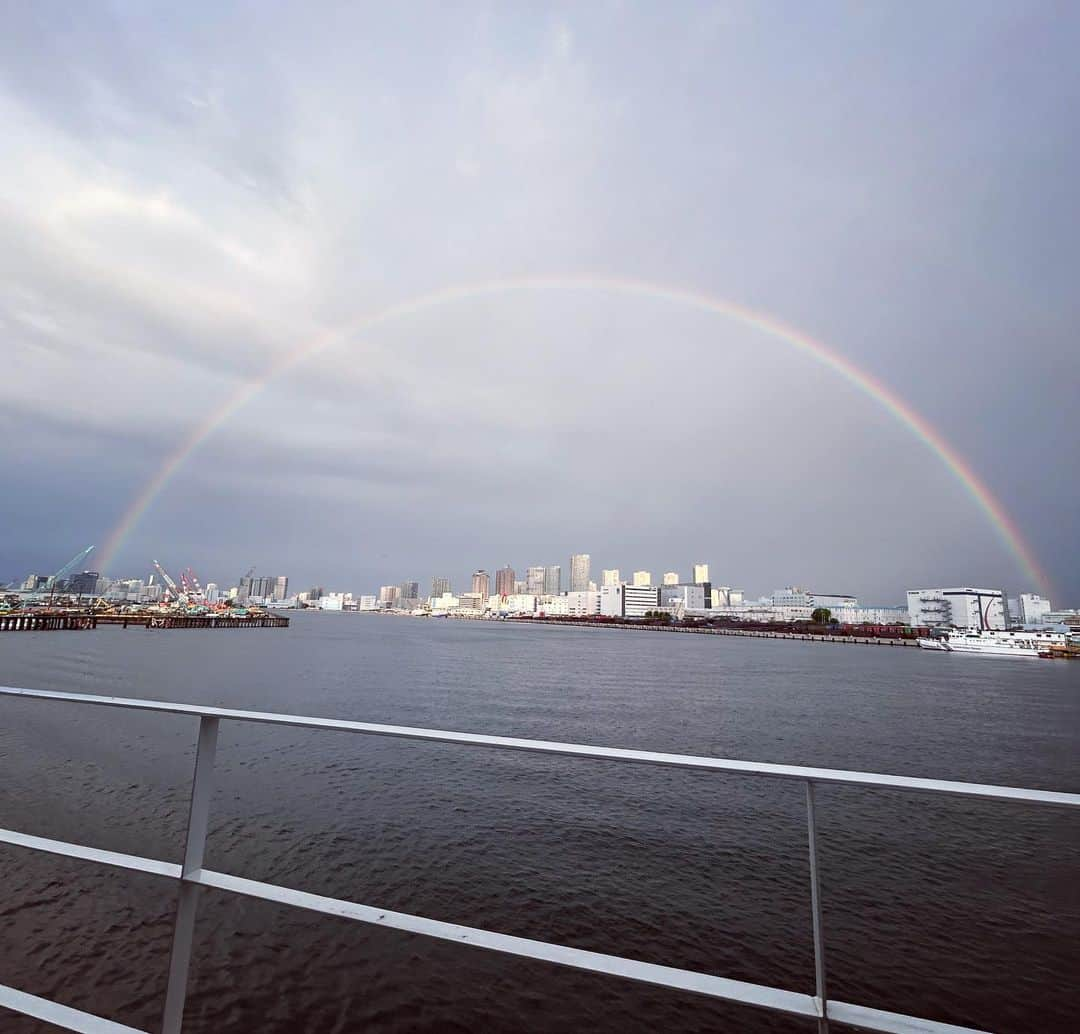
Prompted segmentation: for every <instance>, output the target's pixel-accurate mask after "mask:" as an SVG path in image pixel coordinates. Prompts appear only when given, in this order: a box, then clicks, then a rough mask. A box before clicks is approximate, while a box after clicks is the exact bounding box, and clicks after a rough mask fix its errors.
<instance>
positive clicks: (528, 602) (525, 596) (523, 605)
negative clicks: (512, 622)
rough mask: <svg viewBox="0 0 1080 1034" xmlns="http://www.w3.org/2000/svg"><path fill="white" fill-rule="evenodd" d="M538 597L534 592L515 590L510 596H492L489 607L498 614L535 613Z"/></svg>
mask: <svg viewBox="0 0 1080 1034" xmlns="http://www.w3.org/2000/svg"><path fill="white" fill-rule="evenodd" d="M537 599H538V597H537V596H534V595H533V594H532V593H527V592H514V593H511V594H510V595H509V596H492V597H491V599H489V600H488V608H489V609H490V610H491V611H492V612H493V613H496V614H535V613H536V601H537Z"/></svg>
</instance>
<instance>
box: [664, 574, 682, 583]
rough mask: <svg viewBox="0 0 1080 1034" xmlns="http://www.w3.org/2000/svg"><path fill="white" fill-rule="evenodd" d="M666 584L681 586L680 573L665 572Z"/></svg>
mask: <svg viewBox="0 0 1080 1034" xmlns="http://www.w3.org/2000/svg"><path fill="white" fill-rule="evenodd" d="M664 584H665V585H678V584H679V572H678V571H665V572H664Z"/></svg>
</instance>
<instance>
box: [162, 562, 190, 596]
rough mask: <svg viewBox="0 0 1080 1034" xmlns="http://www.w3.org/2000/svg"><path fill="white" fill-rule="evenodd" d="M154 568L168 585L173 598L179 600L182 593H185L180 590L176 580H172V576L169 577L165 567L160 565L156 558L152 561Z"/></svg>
mask: <svg viewBox="0 0 1080 1034" xmlns="http://www.w3.org/2000/svg"><path fill="white" fill-rule="evenodd" d="M154 570H155V571H157V573H158V574H159V575H161V580H162V581H163V582H164V583H165V584H166V585H167V586H168V588H169V594H170V595H171V596H172V597H173V598H174V599H176V600H180V599H182V598H183V596H184V595H186V594H185V593H183V592H181V590H180V586H178V585H177V584H176V582H174V581H173V580H172V578H170V577H169V572H168V571H166V570H165V568H164V567H162V566H161V564H159V563H158V562H157V561H156V560H155V561H154Z"/></svg>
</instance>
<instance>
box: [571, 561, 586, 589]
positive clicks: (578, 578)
mask: <svg viewBox="0 0 1080 1034" xmlns="http://www.w3.org/2000/svg"><path fill="white" fill-rule="evenodd" d="M590 562H591V561H590V558H589V554H588V553H574V554H573V556H571V557H570V591H571V592H588V591H589V564H590Z"/></svg>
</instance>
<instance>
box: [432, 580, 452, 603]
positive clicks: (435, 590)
mask: <svg viewBox="0 0 1080 1034" xmlns="http://www.w3.org/2000/svg"><path fill="white" fill-rule="evenodd" d="M449 591H450V579H449V578H439V577H437V576H436V577H435V578H432V579H431V595H432V596H433V597H435V599H438V598H439V597H440V596H442V595H443V594H444V593H448V592H449Z"/></svg>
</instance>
